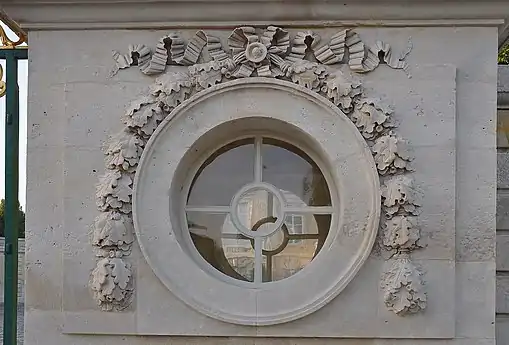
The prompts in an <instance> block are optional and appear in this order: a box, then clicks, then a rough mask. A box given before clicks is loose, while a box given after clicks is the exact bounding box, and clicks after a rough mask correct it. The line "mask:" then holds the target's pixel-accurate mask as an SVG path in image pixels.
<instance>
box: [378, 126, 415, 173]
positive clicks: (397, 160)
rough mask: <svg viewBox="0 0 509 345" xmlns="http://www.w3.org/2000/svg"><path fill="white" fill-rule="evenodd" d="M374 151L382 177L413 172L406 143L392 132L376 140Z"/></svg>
mask: <svg viewBox="0 0 509 345" xmlns="http://www.w3.org/2000/svg"><path fill="white" fill-rule="evenodd" d="M372 151H373V153H374V158H375V163H376V166H377V168H378V171H379V172H380V175H386V174H388V173H389V174H391V173H392V174H393V173H395V172H397V171H405V170H406V171H411V170H412V169H411V167H410V161H411V157H410V155H409V154H408V148H407V144H406V142H405V141H404V140H403V139H401V138H399V137H397V136H396V135H394V133H392V132H389V133H388V134H387V135H384V136H382V137H380V138H378V139H376V140H375V143H374V145H373V147H372Z"/></svg>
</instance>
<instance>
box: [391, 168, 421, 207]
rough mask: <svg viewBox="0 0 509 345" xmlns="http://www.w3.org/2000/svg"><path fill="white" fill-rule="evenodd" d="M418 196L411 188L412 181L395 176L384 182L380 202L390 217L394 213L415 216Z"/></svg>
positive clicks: (401, 176)
mask: <svg viewBox="0 0 509 345" xmlns="http://www.w3.org/2000/svg"><path fill="white" fill-rule="evenodd" d="M419 199H420V194H419V193H418V192H417V190H416V189H415V188H414V186H413V179H412V178H411V177H409V176H406V175H396V176H394V177H391V178H388V179H386V180H385V181H384V184H383V186H382V200H383V206H384V210H385V213H386V214H387V216H388V217H392V216H393V215H395V214H396V213H399V214H410V215H417V213H418V212H417V208H418V206H419V201H418V200H419Z"/></svg>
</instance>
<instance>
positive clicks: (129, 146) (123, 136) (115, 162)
mask: <svg viewBox="0 0 509 345" xmlns="http://www.w3.org/2000/svg"><path fill="white" fill-rule="evenodd" d="M143 146H144V141H143V140H142V139H141V138H139V137H138V136H137V135H136V134H135V133H133V132H131V131H129V130H123V131H122V132H120V133H119V134H117V135H116V136H115V137H113V138H111V140H110V142H109V144H108V146H107V148H106V150H105V152H104V154H105V162H106V167H107V168H108V169H112V170H123V171H130V170H131V169H132V168H134V167H135V166H136V165H137V164H138V161H139V159H140V157H141V153H142V152H143Z"/></svg>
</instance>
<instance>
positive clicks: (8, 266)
mask: <svg viewBox="0 0 509 345" xmlns="http://www.w3.org/2000/svg"><path fill="white" fill-rule="evenodd" d="M0 59H2V60H3V59H5V61H6V66H5V67H6V77H5V82H6V93H5V214H4V225H5V228H4V229H5V271H4V323H3V324H4V329H3V340H4V345H16V343H17V312H18V309H17V306H18V226H19V224H18V223H19V219H18V184H19V174H18V167H19V87H18V60H26V59H28V49H23V48H21V49H0Z"/></svg>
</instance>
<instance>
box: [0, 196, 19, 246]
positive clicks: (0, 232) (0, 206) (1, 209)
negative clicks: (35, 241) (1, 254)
mask: <svg viewBox="0 0 509 345" xmlns="http://www.w3.org/2000/svg"><path fill="white" fill-rule="evenodd" d="M4 217H5V200H4V199H2V200H0V237H5V233H4V231H5V230H4V226H5V224H4V222H5V219H4ZM18 224H19V226H18V238H25V212H23V209H22V208H21V205H20V203H19V201H18Z"/></svg>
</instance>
